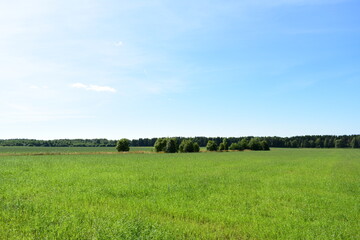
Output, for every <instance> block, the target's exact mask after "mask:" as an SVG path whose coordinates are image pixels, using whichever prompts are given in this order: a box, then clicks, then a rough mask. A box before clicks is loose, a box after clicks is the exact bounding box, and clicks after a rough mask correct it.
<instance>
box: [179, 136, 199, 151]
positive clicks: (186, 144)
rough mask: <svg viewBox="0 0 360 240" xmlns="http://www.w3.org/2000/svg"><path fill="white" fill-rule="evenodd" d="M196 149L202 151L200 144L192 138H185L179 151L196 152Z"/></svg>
mask: <svg viewBox="0 0 360 240" xmlns="http://www.w3.org/2000/svg"><path fill="white" fill-rule="evenodd" d="M196 147H198V149H195V148H196ZM195 150H197V152H198V151H200V147H199V144H197V143H196V144H195V143H194V142H193V141H192V140H190V139H184V140H183V141H182V142H181V144H180V146H179V151H180V152H184V153H186V152H195Z"/></svg>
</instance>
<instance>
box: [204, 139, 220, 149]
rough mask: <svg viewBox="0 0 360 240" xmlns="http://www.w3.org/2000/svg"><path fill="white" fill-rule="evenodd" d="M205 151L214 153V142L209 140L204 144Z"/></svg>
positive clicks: (215, 145)
mask: <svg viewBox="0 0 360 240" xmlns="http://www.w3.org/2000/svg"><path fill="white" fill-rule="evenodd" d="M206 150H208V151H216V150H217V144H216V142H215V141H212V140H209V141H208V143H207V144H206Z"/></svg>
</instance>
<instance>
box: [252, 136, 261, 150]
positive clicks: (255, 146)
mask: <svg viewBox="0 0 360 240" xmlns="http://www.w3.org/2000/svg"><path fill="white" fill-rule="evenodd" d="M249 148H250V149H251V150H255V151H257V150H262V146H261V143H260V140H259V139H258V138H252V139H251V140H250V142H249Z"/></svg>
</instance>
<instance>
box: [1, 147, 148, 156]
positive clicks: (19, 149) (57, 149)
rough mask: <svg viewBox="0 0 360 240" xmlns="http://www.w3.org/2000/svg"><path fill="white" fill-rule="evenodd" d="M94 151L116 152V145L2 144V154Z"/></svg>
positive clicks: (145, 148) (136, 148)
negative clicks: (13, 145) (16, 145)
mask: <svg viewBox="0 0 360 240" xmlns="http://www.w3.org/2000/svg"><path fill="white" fill-rule="evenodd" d="M130 151H131V152H134V151H144V152H152V151H153V147H131V148H130ZM94 152H116V149H115V147H20V146H19V147H3V146H0V154H22V153H29V154H31V153H37V154H39V153H94Z"/></svg>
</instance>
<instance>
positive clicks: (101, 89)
mask: <svg viewBox="0 0 360 240" xmlns="http://www.w3.org/2000/svg"><path fill="white" fill-rule="evenodd" d="M70 86H71V87H72V88H80V89H85V90H89V91H95V92H112V93H115V92H116V89H115V88H112V87H109V86H98V85H92V84H90V85H87V84H82V83H74V84H71V85H70Z"/></svg>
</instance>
